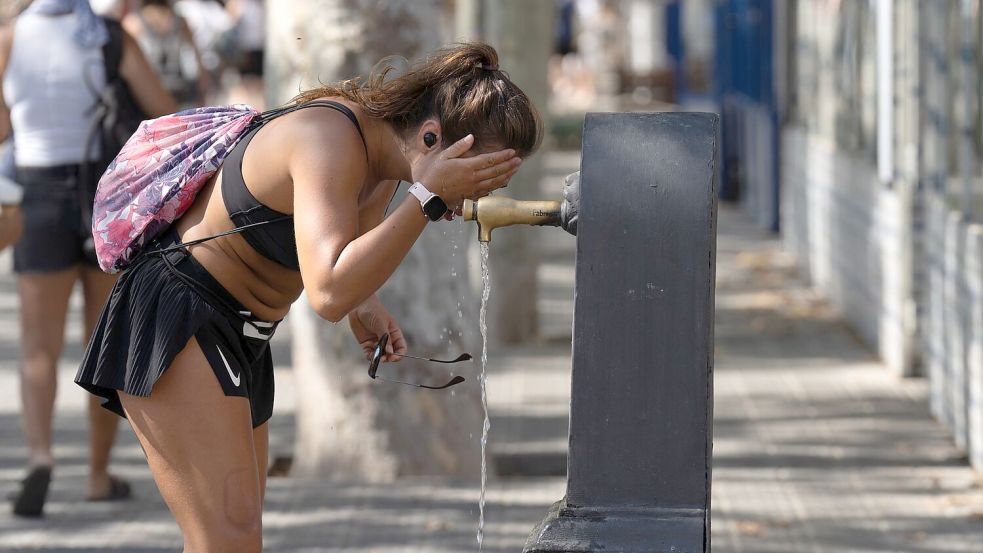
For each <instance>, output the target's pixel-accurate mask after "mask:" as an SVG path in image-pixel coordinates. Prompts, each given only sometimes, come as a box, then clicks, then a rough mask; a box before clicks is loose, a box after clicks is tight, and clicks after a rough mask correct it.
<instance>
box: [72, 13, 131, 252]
mask: <svg viewBox="0 0 983 553" xmlns="http://www.w3.org/2000/svg"><path fill="white" fill-rule="evenodd" d="M103 21H104V23H105V25H106V31H108V33H109V40H108V41H107V42H106V43H105V44H104V45H103V46H102V59H103V69H104V71H105V75H106V84H105V86H104V87H103V88H102V89H101V90H99V89H97V88H96V87H95V86H94V85H93V84H92V83H91V82H88V83H87V84H88V85H89V88H90V89H91V90H92V92H93V95H95V97H96V102H95V104H94V106H93V108H92V109H93V110H94V111H95V117H94V122H93V124H92V128H91V129H90V130H89V136H88V139H87V141H86V156H85V159H86V160H89V161H87V162H86V163H87V164H88V165H89V166H88V167H87V168H86V170H84V171H82V172H81V174H82V175H83V178H82V179H81V180H80V183H79V184H80V186H79V192H80V194H81V195H82V201H81V202H80V204H81V205H82V209H83V211H84V213H83V215H84V219H83V220H84V221H86V222H87V223H88V222H91V221H92V215H93V213H92V209H93V208H92V197H93V196H94V195H95V189H96V184H97V183H96V182H95V181H94V180H93V179H92V178H90V177H89V175H100V174H102V173H103V171H105V170H106V167H108V166H109V163H110V162H111V161H112V160H113V159H114V158H115V157H116V155H117V154H119V152H120V150H122V149H123V145H124V144H126V141H127V140H129V139H130V137H131V136H132V135H133V133H134V132H136V130H137V128H138V127H139V126H140V122H141V121H143V120H144V119H146V115H145V114H144V113H143V110H141V109H140V107H139V106H138V105H137V103H136V100H134V98H133V94H132V93H131V92H130V88H129V86H128V85H127V84H126V81H125V80H124V79H123V76H122V75H121V74H120V65H121V64H122V62H123V37H124V32H123V28H122V26H120V24H119V22H118V21H114V20H112V19H106V18H104V19H103ZM97 153H98V155H97ZM83 247H84V248H85V249H86V250H87V251H89V252H91V251H92V249H93V248H95V244H94V241H93V240H92V239H90V240H86V242H85V244H84V245H83Z"/></svg>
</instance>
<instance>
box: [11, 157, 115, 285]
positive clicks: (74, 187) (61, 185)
mask: <svg viewBox="0 0 983 553" xmlns="http://www.w3.org/2000/svg"><path fill="white" fill-rule="evenodd" d="M95 171H96V170H95V168H94V165H93V164H82V165H79V164H75V165H57V166H52V167H17V169H16V180H17V183H18V184H20V185H21V186H22V187H23V189H24V199H23V200H22V201H21V213H22V214H23V216H24V233H23V234H22V235H21V237H20V240H18V241H17V243H16V244H14V272H17V273H52V272H57V271H62V270H65V269H69V268H72V267H75V266H77V265H87V266H90V267H98V266H99V264H98V262H97V260H96V250H95V247H94V245H93V242H92V224H91V210H92V201H93V198H95V183H96V181H97V179H98V176H97V175H96V174H95Z"/></svg>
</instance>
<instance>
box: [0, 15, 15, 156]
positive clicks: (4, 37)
mask: <svg viewBox="0 0 983 553" xmlns="http://www.w3.org/2000/svg"><path fill="white" fill-rule="evenodd" d="M13 45H14V24H13V22H12V21H11V22H10V23H7V24H6V25H4V26H2V27H0V83H2V82H3V76H4V74H5V73H6V72H7V63H8V62H9V61H10V50H11V48H12V47H13ZM11 130H12V129H11V126H10V108H9V107H8V106H7V100H6V99H5V98H4V97H3V87H2V86H0V142H3V141H4V140H7V139H8V138H10V132H11Z"/></svg>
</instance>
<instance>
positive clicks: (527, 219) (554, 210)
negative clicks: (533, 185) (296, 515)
mask: <svg viewBox="0 0 983 553" xmlns="http://www.w3.org/2000/svg"><path fill="white" fill-rule="evenodd" d="M461 213H462V215H463V216H464V218H465V219H467V220H469V221H477V222H478V240H480V241H481V242H491V233H492V231H493V230H495V229H497V228H499V227H507V226H511V225H519V224H524V225H537V226H553V227H558V226H560V202H558V201H550V200H514V199H512V198H506V197H504V196H485V197H484V198H479V199H478V200H477V201H472V200H464V205H463V207H462V209H461Z"/></svg>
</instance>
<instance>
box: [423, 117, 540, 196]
mask: <svg viewBox="0 0 983 553" xmlns="http://www.w3.org/2000/svg"><path fill="white" fill-rule="evenodd" d="M473 145H474V136H473V135H470V134H469V135H467V136H465V137H464V138H462V139H460V140H458V141H457V142H455V143H453V144H451V145H450V146H448V147H447V148H446V149H444V150H434V151H432V152H428V153H427V154H425V155H424V156H423V157H422V158H421V159H420V160H419V161H418V162H417V163H416V165H415V166H414V167H413V180H415V181H417V182H422V183H423V185H424V186H426V187H427V190H429V191H431V192H433V193H434V194H436V195H438V196H440V198H441V199H442V200H444V203H446V204H447V208H448V209H450V210H451V211H457V210H458V209H460V207H461V204H462V203H463V202H464V200H465V199H472V200H476V199H478V198H481V197H483V196H487V195H488V194H489V193H490V192H492V191H493V190H495V189H498V188H502V187H503V186H505V185H507V184H508V182H509V179H510V178H512V175H514V174H515V172H516V171H518V170H519V165H520V164H521V163H522V159H521V158H519V157H516V155H515V150H511V149H508V150H499V151H497V152H489V153H486V154H478V155H475V156H470V157H462V156H464V155H465V154H466V153H468V151H469V150H470V149H471V146H473Z"/></svg>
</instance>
